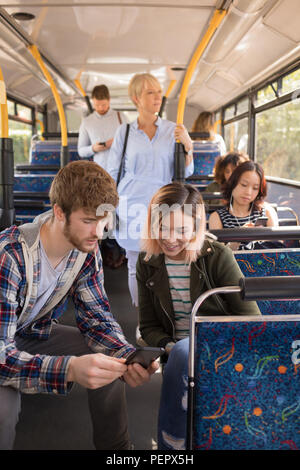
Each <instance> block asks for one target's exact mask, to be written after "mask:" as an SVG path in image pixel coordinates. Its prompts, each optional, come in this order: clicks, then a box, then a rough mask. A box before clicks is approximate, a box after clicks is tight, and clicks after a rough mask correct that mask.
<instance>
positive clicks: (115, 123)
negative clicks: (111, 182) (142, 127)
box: [78, 85, 127, 169]
mask: <svg viewBox="0 0 300 470" xmlns="http://www.w3.org/2000/svg"><path fill="white" fill-rule="evenodd" d="M92 103H93V108H94V112H93V113H92V114H90V115H89V116H87V117H85V118H84V119H83V120H82V123H81V126H80V129H79V138H78V153H79V156H80V157H82V158H88V157H94V158H93V159H94V162H96V163H98V165H100V166H101V167H102V168H104V169H106V167H107V161H108V158H109V149H110V147H111V144H112V141H113V137H114V134H115V132H116V130H117V128H118V127H119V125H120V124H122V123H124V122H127V119H126V117H125V115H124V113H122V112H120V111H115V110H114V109H112V108H111V107H110V94H109V90H108V88H107V86H106V85H97V86H95V87H94V89H93V91H92Z"/></svg>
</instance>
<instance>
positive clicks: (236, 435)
mask: <svg viewBox="0 0 300 470" xmlns="http://www.w3.org/2000/svg"><path fill="white" fill-rule="evenodd" d="M210 318H211V319H213V318H214V321H210ZM246 319H248V320H246ZM249 319H251V320H250V321H249ZM202 320H203V321H201V320H199V322H198V323H197V324H196V342H197V348H196V362H195V364H196V365H195V381H196V385H195V407H194V416H193V447H194V449H197V450H217V449H218V450H221V449H222V450H223V449H224V450H249V449H251V450H252V449H257V450H260V449H264V450H299V449H300V433H299V419H300V387H299V384H300V382H299V374H300V364H299V363H300V318H299V320H298V318H297V316H265V317H261V319H260V320H259V321H258V320H257V319H254V320H253V317H240V318H238V317H227V318H226V319H223V320H222V319H221V317H220V320H219V319H218V320H217V317H206V318H205V319H204V318H203V317H202ZM297 351H298V353H299V354H298V353H297Z"/></svg>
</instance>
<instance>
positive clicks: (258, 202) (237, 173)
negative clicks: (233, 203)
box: [223, 160, 267, 210]
mask: <svg viewBox="0 0 300 470" xmlns="http://www.w3.org/2000/svg"><path fill="white" fill-rule="evenodd" d="M246 171H255V172H256V173H257V175H258V176H259V190H258V195H257V197H256V199H255V200H254V201H253V208H254V209H256V210H259V209H260V208H261V206H262V204H263V202H264V200H265V198H266V196H267V182H266V180H265V174H264V170H263V167H262V166H261V165H260V164H259V163H255V162H253V161H252V160H249V161H246V162H244V163H241V164H240V165H238V166H237V167H236V169H235V170H234V171H233V172H232V174H231V176H230V178H229V180H228V181H227V183H226V184H225V185H224V189H223V196H224V199H225V200H226V203H227V206H228V207H229V204H230V200H231V195H232V191H233V190H234V188H235V187H236V186H237V184H238V182H239V180H240V178H241V176H242V174H243V173H245V172H246Z"/></svg>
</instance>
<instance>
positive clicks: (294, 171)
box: [255, 100, 300, 180]
mask: <svg viewBox="0 0 300 470" xmlns="http://www.w3.org/2000/svg"><path fill="white" fill-rule="evenodd" d="M299 113H300V100H294V101H291V102H289V103H286V104H283V105H281V106H277V107H276V108H272V109H269V110H267V111H263V112H261V113H258V114H257V116H256V152H255V154H256V161H257V162H258V163H260V164H261V165H263V167H264V170H265V173H266V174H267V175H269V176H277V177H281V178H287V179H291V180H299V179H300V167H299V152H300V119H299Z"/></svg>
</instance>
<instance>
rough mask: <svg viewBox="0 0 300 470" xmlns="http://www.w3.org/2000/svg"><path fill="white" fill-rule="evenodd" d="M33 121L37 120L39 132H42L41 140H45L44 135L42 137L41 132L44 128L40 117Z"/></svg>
mask: <svg viewBox="0 0 300 470" xmlns="http://www.w3.org/2000/svg"><path fill="white" fill-rule="evenodd" d="M35 122H37V123H38V124H39V125H40V128H41V133H42V135H41V140H45V139H44V137H43V132H44V130H45V128H44V124H43V122H42V121H41V120H40V119H37V118H35Z"/></svg>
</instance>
